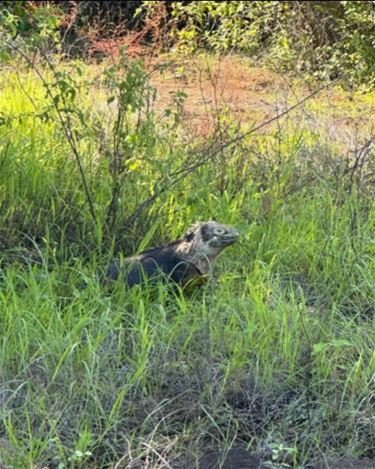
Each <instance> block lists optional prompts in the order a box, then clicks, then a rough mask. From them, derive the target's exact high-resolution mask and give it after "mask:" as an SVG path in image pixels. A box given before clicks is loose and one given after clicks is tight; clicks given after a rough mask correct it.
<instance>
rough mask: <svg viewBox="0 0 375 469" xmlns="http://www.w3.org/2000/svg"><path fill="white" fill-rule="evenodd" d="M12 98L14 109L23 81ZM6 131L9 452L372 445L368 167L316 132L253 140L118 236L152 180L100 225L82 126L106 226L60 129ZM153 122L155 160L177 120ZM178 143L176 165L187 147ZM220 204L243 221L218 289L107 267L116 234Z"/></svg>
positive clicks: (18, 461)
mask: <svg viewBox="0 0 375 469" xmlns="http://www.w3.org/2000/svg"><path fill="white" fill-rule="evenodd" d="M4 86H5V85H4ZM35 86H36V87H37V86H38V85H37V83H36V84H35ZM30 92H31V91H30ZM8 97H9V95H8ZM13 99H14V101H15V102H16V103H18V104H17V105H16V107H15V109H16V110H17V109H18V111H17V112H20V110H21V109H23V107H22V102H23V100H24V99H25V98H24V95H22V94H21V93H20V94H18V93H16V94H14V97H13ZM8 105H9V104H7V106H8ZM2 106H3V107H2V110H3V112H4V109H5V108H4V104H2ZM82 108H83V109H85V105H84V102H83V103H82ZM8 111H9V109H8ZM8 111H7V112H8ZM12 112H15V110H14V109H13V110H12ZM35 122H38V124H35ZM30 123H33V124H35V125H32V126H31V125H30ZM228 128H229V130H228V132H229V133H230V132H232V131H233V130H231V129H232V127H231V123H229V124H228ZM1 132H3V134H2V135H3V137H4V138H5V139H6V140H7V141H8V142H9V143H8V144H7V145H6V146H3V153H2V154H3V155H5V159H3V161H4V163H3V166H2V171H1V173H0V178H1V179H0V181H1V186H0V187H1V213H2V217H3V220H4V224H3V226H2V227H1V228H0V232H1V243H2V259H1V277H0V284H1V289H0V311H1V315H0V330H1V331H3V333H2V339H1V351H0V403H1V406H0V421H1V423H2V425H1V426H0V462H1V464H3V465H4V466H5V467H32V466H36V467H39V466H45V465H49V466H51V467H60V468H62V467H87V466H89V465H91V466H92V467H106V465H107V466H108V467H115V466H116V464H118V467H139V466H140V467H142V464H146V461H147V462H148V464H149V465H150V466H151V467H168V466H167V463H168V464H170V466H171V467H183V464H184V462H183V461H186V459H184V458H188V459H189V460H190V461H196V460H198V454H199V452H200V451H202V449H203V448H206V447H211V446H212V447H218V446H219V447H221V448H229V447H231V446H238V445H242V446H246V447H248V448H250V449H251V450H254V451H258V452H260V453H261V454H262V455H263V456H264V457H265V458H266V459H269V460H274V461H275V462H277V463H283V462H284V463H285V464H287V465H289V466H290V467H292V466H295V467H297V466H298V465H299V464H300V465H301V464H305V463H307V462H311V461H314V460H316V459H318V457H317V455H318V456H319V455H320V454H321V453H323V454H326V455H329V454H331V453H332V454H334V453H339V454H347V453H350V454H352V455H355V456H356V455H362V456H365V455H367V456H370V457H374V456H375V455H374V446H375V426H374V420H373V405H374V371H375V355H374V345H375V340H374V337H375V335H374V332H375V331H374V329H375V323H374V314H373V313H374V304H375V288H374V285H375V265H374V241H373V233H374V220H375V219H374V203H373V198H372V194H371V191H370V189H369V191H367V189H366V188H365V187H364V186H363V183H362V180H359V179H358V178H351V177H350V174H349V176H348V177H346V176H345V174H344V173H343V172H342V171H341V172H340V168H341V166H340V163H338V166H337V165H336V166H332V167H331V166H329V165H328V164H324V163H326V162H327V161H329V159H328V158H327V159H326V160H325V159H324V158H325V155H326V154H329V153H330V151H331V150H330V148H329V147H327V146H325V145H324V142H320V143H319V146H317V145H316V141H311V140H310V139H309V134H306V135H305V134H304V133H301V132H300V131H298V132H297V131H296V133H295V134H288V135H286V136H285V138H283V139H282V141H280V133H276V134H275V135H274V138H272V137H271V138H269V137H263V136H257V137H256V138H255V137H254V139H251V141H249V142H247V145H246V146H241V147H236V148H235V149H233V150H231V151H230V152H229V151H228V153H226V154H225V155H224V157H225V160H224V163H223V166H220V165H219V164H213V165H210V164H207V165H206V166H204V167H202V168H200V169H199V170H198V171H197V172H195V173H193V174H189V175H188V176H187V177H186V178H185V179H183V180H181V183H179V184H177V185H176V186H175V188H174V189H173V191H166V192H165V194H163V195H162V196H161V197H160V198H159V199H158V200H157V201H155V203H154V204H153V205H152V206H151V207H150V208H149V209H148V211H147V212H146V215H142V217H143V218H142V219H141V222H139V223H138V224H136V225H135V226H134V227H133V232H132V231H130V230H129V229H128V230H127V231H125V232H123V231H121V226H120V225H121V223H120V222H121V219H122V218H121V216H123V217H124V218H126V215H127V214H128V212H129V210H130V209H129V204H130V205H131V204H133V205H136V203H138V202H137V201H136V200H133V199H135V198H137V197H140V196H144V195H145V194H147V190H148V187H149V186H150V185H151V184H152V182H153V178H155V177H156V176H155V174H153V172H152V171H151V170H150V169H149V168H148V169H147V170H145V172H144V173H142V171H141V169H140V170H139V171H140V173H142V175H143V176H142V178H141V179H140V180H139V179H137V174H138V173H137V169H136V170H135V174H130V175H129V180H128V187H125V188H124V192H123V193H122V197H123V199H122V201H121V210H123V213H122V212H120V219H119V225H118V230H116V231H115V232H113V233H111V236H112V237H111V236H109V237H107V238H105V237H104V236H103V233H104V231H105V227H104V228H103V226H104V219H105V209H106V208H107V207H108V201H109V194H110V193H109V188H108V174H107V171H108V166H107V163H106V162H105V160H103V156H102V155H100V154H99V153H95V154H93V153H91V151H92V149H93V148H94V147H95V145H94V144H93V143H92V142H91V144H90V143H89V140H90V137H89V133H88V134H87V141H86V142H85V141H83V143H82V149H81V151H82V156H83V160H84V162H85V165H86V166H87V171H88V179H89V181H90V184H91V186H90V187H91V190H92V194H93V197H94V201H95V204H96V207H97V210H98V214H99V220H101V221H102V222H103V225H100V224H99V225H96V226H95V225H94V224H93V222H92V220H91V219H90V214H89V211H88V209H87V206H86V204H85V199H84V196H83V193H82V189H81V186H80V181H79V178H78V175H77V172H76V169H75V167H74V162H73V161H72V159H71V158H70V157H69V155H67V154H66V143H65V141H64V139H63V136H62V133H61V131H60V129H59V127H58V126H56V125H55V124H54V123H53V122H52V123H51V121H49V122H47V123H46V124H45V125H43V124H42V123H40V122H39V121H38V120H35V119H34V118H32V117H28V118H27V119H26V120H21V121H19V122H15V121H13V122H12V124H11V125H5V126H3V127H2V129H1ZM154 132H155V133H154ZM146 137H147V136H146ZM149 137H150V138H151V137H152V138H153V139H154V141H155V145H154V153H152V154H153V155H154V157H155V158H156V160H157V158H158V157H160V158H162V156H163V150H165V148H167V147H168V144H169V143H171V142H170V140H169V136H168V131H167V127H165V126H164V127H163V126H162V130H161V131H160V135H159V134H158V131H157V126H155V128H152V129H151V130H150V135H149ZM92 138H93V137H92ZM179 138H181V136H180V135H178V136H177V138H176V134H174V133H173V136H172V140H174V143H173V151H171V152H170V153H168V155H167V159H166V160H165V161H164V164H166V163H167V162H169V163H170V164H171V165H172V169H173V168H175V166H173V165H175V164H176V162H175V160H178V158H179V157H180V156H181V155H183V153H184V151H185V150H186V151H187V150H188V148H187V147H186V142H183V141H179V140H178V139H179ZM83 140H85V139H83ZM175 140H177V143H176V141H175ZM46 145H48V146H47V147H46ZM142 148H143V147H142V146H140V147H135V149H134V151H135V153H136V154H140V152H141V151H142ZM317 149H319V151H320V153H318V152H317ZM322 149H323V150H322ZM322 151H323V153H322ZM3 158H4V157H3ZM372 158H373V155H372ZM371 161H372V160H370V162H371ZM215 163H217V162H215ZM322 166H323V167H322ZM338 170H339V171H338ZM162 171H165V166H163V167H162ZM239 174H242V175H244V178H243V180H242V182H241V184H239V182H238V181H239V179H238V175H239ZM223 181H224V185H223ZM365 189H366V190H365ZM127 197H128V199H127ZM132 197H133V199H132ZM128 200H129V204H128V203H127V202H128ZM123 201H126V203H125V202H123ZM209 218H214V219H217V220H220V221H223V222H227V223H232V224H235V225H236V226H237V227H238V229H239V230H240V232H241V242H240V243H239V244H238V245H237V246H235V247H233V248H230V249H228V250H227V251H226V252H225V254H223V256H222V258H221V259H220V261H219V262H218V265H217V272H218V273H219V277H220V282H219V284H218V285H216V286H215V285H214V284H209V285H208V286H207V287H205V288H203V289H201V290H198V291H196V292H194V293H193V294H192V295H191V296H189V297H186V296H184V295H183V294H182V293H181V292H174V293H171V292H170V291H169V290H168V287H167V286H165V285H163V284H160V285H158V286H157V287H155V288H153V289H151V288H134V289H132V290H130V291H128V290H125V289H124V287H123V285H122V283H121V282H117V283H114V284H112V285H106V284H105V282H103V281H102V279H101V275H100V272H101V271H102V270H103V268H105V266H106V263H107V262H108V259H109V257H110V255H111V251H112V250H113V249H114V246H116V243H118V244H121V243H123V242H124V240H125V252H126V253H127V252H128V251H130V250H131V249H132V248H133V250H135V249H136V248H137V247H138V246H141V247H145V246H146V245H148V244H151V238H152V241H153V243H158V242H162V241H164V240H167V239H170V238H175V237H177V236H178V235H179V234H180V233H181V232H182V231H183V229H184V228H185V227H186V226H187V225H188V224H189V223H190V222H192V221H196V220H197V219H209ZM154 223H157V224H156V225H154ZM145 227H147V230H145V229H144V228H145ZM126 236H127V237H129V238H130V241H129V240H127V239H126ZM83 285H84V286H85V288H83Z"/></svg>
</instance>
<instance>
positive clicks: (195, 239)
mask: <svg viewBox="0 0 375 469" xmlns="http://www.w3.org/2000/svg"><path fill="white" fill-rule="evenodd" d="M238 237H239V234H238V231H237V230H236V229H235V228H232V227H231V226H228V225H223V224H222V223H218V222H216V221H206V222H201V223H195V224H194V225H192V226H191V227H190V228H189V229H188V231H187V232H186V234H185V237H184V241H185V242H186V243H189V244H190V246H191V249H190V253H193V252H194V253H195V254H196V255H198V256H202V257H204V256H206V257H208V258H210V259H213V258H215V257H216V256H217V255H218V254H219V253H220V252H221V251H222V250H223V249H224V248H226V247H227V246H230V245H231V244H233V243H235V242H236V241H237V240H238Z"/></svg>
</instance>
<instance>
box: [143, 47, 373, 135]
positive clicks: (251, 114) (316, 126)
mask: <svg viewBox="0 0 375 469" xmlns="http://www.w3.org/2000/svg"><path fill="white" fill-rule="evenodd" d="M145 61H146V64H147V66H149V67H150V69H152V68H153V67H155V66H157V67H160V66H161V65H162V64H165V65H166V66H167V67H166V68H165V69H163V72H162V73H153V74H152V77H151V82H152V83H153V84H154V85H155V87H156V88H157V92H158V93H157V96H158V98H157V102H156V106H157V108H159V109H160V110H165V109H167V108H170V107H171V100H172V98H173V96H175V95H176V93H178V92H179V91H182V92H184V93H186V95H187V97H186V101H185V104H184V107H183V120H184V125H185V126H187V127H188V130H191V131H192V132H193V133H196V134H199V135H205V134H207V133H209V132H210V130H212V128H214V127H215V125H216V124H217V120H218V119H220V115H221V116H222V113H223V111H225V110H228V111H230V114H231V116H233V118H234V119H235V120H236V121H237V122H241V123H250V124H251V123H256V124H259V123H261V122H264V121H266V120H268V119H270V118H272V117H274V116H276V115H277V114H280V113H281V112H283V111H285V110H286V109H287V108H289V107H291V106H292V105H294V104H295V103H296V102H298V101H301V100H302V99H303V98H305V97H307V96H309V95H310V94H311V93H312V92H313V91H314V90H315V89H317V88H318V87H319V86H318V85H314V86H311V85H308V84H307V83H306V82H305V81H300V82H297V81H296V79H295V78H294V79H292V78H290V77H289V76H288V75H281V74H277V73H274V72H272V71H270V70H266V69H264V68H259V67H254V66H251V62H250V60H249V59H247V58H241V57H239V56H224V57H221V58H212V57H210V56H207V57H203V56H199V57H195V58H194V56H192V57H190V58H188V59H178V58H176V57H175V56H170V57H169V56H162V55H159V56H156V57H154V58H150V57H148V58H146V59H145ZM162 68H163V67H162ZM289 117H290V119H292V120H293V119H295V123H296V124H301V123H302V122H303V123H304V125H306V126H307V127H309V128H311V129H312V130H314V131H320V130H321V131H324V132H325V133H328V134H329V135H330V136H335V137H337V138H338V139H342V138H344V137H345V136H346V135H349V134H350V135H354V134H356V135H357V134H359V133H362V134H363V133H367V134H369V133H370V134H373V133H374V131H375V97H372V98H370V99H366V98H365V97H363V99H359V98H358V95H354V94H353V93H350V92H343V91H341V90H338V89H337V88H334V86H333V85H332V86H327V88H324V89H323V90H322V91H321V92H319V93H318V94H317V95H316V96H314V97H313V98H312V99H311V100H308V101H307V103H306V104H305V105H304V106H302V107H300V108H299V111H298V114H297V112H294V113H291V114H290V115H289ZM275 125H276V123H274V126H275ZM269 128H270V127H267V129H266V130H269ZM271 128H272V126H271Z"/></svg>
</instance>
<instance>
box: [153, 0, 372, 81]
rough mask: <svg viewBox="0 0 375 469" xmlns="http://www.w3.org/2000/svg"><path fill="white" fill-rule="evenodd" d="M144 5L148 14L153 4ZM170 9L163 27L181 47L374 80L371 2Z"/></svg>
mask: <svg viewBox="0 0 375 469" xmlns="http://www.w3.org/2000/svg"><path fill="white" fill-rule="evenodd" d="M144 7H145V8H148V14H149V15H152V11H153V9H155V8H156V7H158V5H155V2H145V6H144ZM169 8H170V9H171V19H170V20H169V21H168V22H167V24H166V28H167V30H168V31H169V33H170V36H171V38H172V42H173V43H174V44H178V46H179V47H180V48H183V49H185V50H189V51H192V50H196V49H198V48H208V49H212V50H215V51H218V52H227V51H231V50H235V51H238V52H242V53H246V54H250V55H251V56H252V57H254V58H255V59H260V60H262V61H264V62H265V63H267V64H272V65H273V66H274V67H275V68H277V69H278V70H280V68H281V69H282V70H291V71H294V72H300V71H302V72H308V73H309V74H312V75H314V76H316V77H318V78H335V77H337V76H339V77H342V78H344V79H345V80H346V81H348V82H361V83H365V84H368V85H373V84H374V83H375V82H374V80H375V6H374V3H373V2H370V1H364V2H348V1H334V2H328V1H314V2H309V1H296V2H290V1H265V2H263V1H253V2H247V1H233V2H232V1H231V2H217V1H190V2H171V3H170V5H169Z"/></svg>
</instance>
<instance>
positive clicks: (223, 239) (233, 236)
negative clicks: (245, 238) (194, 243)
mask: <svg viewBox="0 0 375 469" xmlns="http://www.w3.org/2000/svg"><path fill="white" fill-rule="evenodd" d="M239 236H240V235H239V233H238V232H237V231H232V232H231V233H227V234H224V235H222V236H220V237H218V238H217V239H213V240H212V241H211V242H210V243H209V244H210V246H212V247H214V248H215V247H216V248H219V247H226V246H230V245H231V244H234V243H235V242H237V240H238V238H239Z"/></svg>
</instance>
